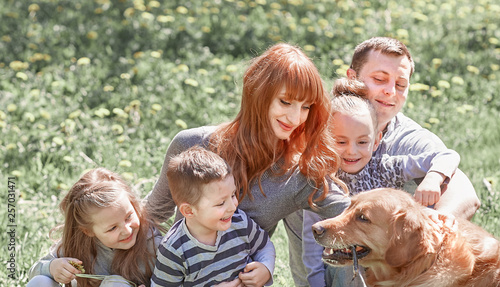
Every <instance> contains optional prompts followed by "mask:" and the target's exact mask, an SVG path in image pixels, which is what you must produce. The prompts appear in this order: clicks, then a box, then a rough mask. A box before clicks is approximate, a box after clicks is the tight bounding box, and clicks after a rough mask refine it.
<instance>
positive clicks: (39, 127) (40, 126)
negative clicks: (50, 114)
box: [36, 124, 45, 130]
mask: <svg viewBox="0 0 500 287" xmlns="http://www.w3.org/2000/svg"><path fill="white" fill-rule="evenodd" d="M36 127H37V128H38V129H39V130H44V129H45V125H42V124H38V125H36Z"/></svg>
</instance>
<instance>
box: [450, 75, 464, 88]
mask: <svg viewBox="0 0 500 287" xmlns="http://www.w3.org/2000/svg"><path fill="white" fill-rule="evenodd" d="M451 82H452V83H453V84H455V85H460V86H463V85H464V84H465V81H464V79H462V78H461V77H459V76H454V77H452V78H451Z"/></svg>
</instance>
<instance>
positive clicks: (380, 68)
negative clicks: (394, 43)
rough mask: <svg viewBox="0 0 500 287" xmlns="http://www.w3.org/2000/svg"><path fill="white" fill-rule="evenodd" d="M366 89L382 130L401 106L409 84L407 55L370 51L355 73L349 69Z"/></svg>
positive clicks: (351, 75) (351, 74)
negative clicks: (365, 60) (363, 63)
mask: <svg viewBox="0 0 500 287" xmlns="http://www.w3.org/2000/svg"><path fill="white" fill-rule="evenodd" d="M350 72H351V73H348V76H349V77H350V78H353V77H355V78H357V79H358V80H360V81H362V82H364V83H365V85H366V87H367V88H368V100H369V101H370V102H371V103H372V105H373V106H374V107H375V110H376V111H377V116H378V120H379V128H380V129H381V130H383V129H384V128H385V127H386V126H387V124H388V123H389V122H390V121H391V119H392V118H393V117H394V116H396V114H397V113H398V112H399V111H400V110H401V108H402V107H403V105H404V103H405V101H406V97H407V96H408V88H409V86H410V72H411V65H410V61H409V60H408V58H407V57H406V56H393V55H385V54H382V53H380V51H371V52H370V54H369V55H368V58H367V62H366V63H365V65H364V66H363V67H362V68H361V70H360V71H359V73H358V74H356V73H355V72H354V71H352V70H351V71H350Z"/></svg>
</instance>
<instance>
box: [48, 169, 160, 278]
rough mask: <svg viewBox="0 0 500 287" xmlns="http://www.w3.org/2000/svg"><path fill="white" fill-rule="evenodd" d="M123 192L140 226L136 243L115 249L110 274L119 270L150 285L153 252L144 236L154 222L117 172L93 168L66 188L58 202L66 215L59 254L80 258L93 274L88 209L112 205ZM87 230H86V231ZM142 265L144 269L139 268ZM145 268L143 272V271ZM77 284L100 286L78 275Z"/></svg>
mask: <svg viewBox="0 0 500 287" xmlns="http://www.w3.org/2000/svg"><path fill="white" fill-rule="evenodd" d="M123 192H125V193H126V194H127V196H128V198H129V200H130V203H131V204H132V206H133V207H134V209H135V211H136V213H137V216H138V217H139V221H140V227H139V233H138V234H137V239H136V243H135V245H134V246H133V247H131V248H130V249H128V250H117V251H116V253H115V256H114V258H113V262H112V265H111V272H112V274H118V275H121V276H123V277H124V278H125V279H127V280H130V281H132V282H134V283H136V284H137V285H140V284H145V285H146V286H149V284H150V278H151V275H152V273H153V270H152V267H153V266H154V262H155V259H156V254H154V253H151V252H150V251H149V250H148V246H147V239H148V237H151V236H152V227H153V226H155V223H153V222H152V221H150V220H149V219H148V216H147V214H146V212H145V209H144V208H143V207H142V206H141V203H140V200H139V199H138V197H137V196H136V195H135V194H134V193H133V192H132V190H131V188H130V187H129V185H128V184H126V183H125V181H124V180H123V179H122V178H121V177H120V176H119V175H118V174H116V173H114V172H111V171H109V170H107V169H105V168H96V169H92V170H90V171H88V172H87V173H85V174H84V175H83V176H82V177H81V178H80V179H79V180H78V181H77V182H76V183H75V184H74V185H73V187H71V189H70V190H69V192H68V194H67V195H66V196H65V197H64V199H63V200H62V202H61V204H60V208H61V211H62V212H63V214H64V216H65V222H64V225H63V226H62V227H61V228H62V238H61V244H60V245H59V247H58V249H57V254H58V256H64V257H73V258H77V259H80V260H81V261H82V262H83V266H84V268H85V273H88V274H93V272H94V264H95V262H96V257H97V246H96V244H97V238H96V237H90V236H88V235H86V232H87V231H90V230H92V224H93V223H92V222H91V221H90V220H89V218H90V210H93V209H94V208H106V207H109V206H112V205H113V204H114V201H115V200H116V199H118V198H119V196H120V195H121V194H122V193H123ZM87 233H88V232H87ZM142 268H144V269H142ZM144 271H145V272H144ZM77 281H78V286H84V287H86V286H99V284H100V281H96V280H88V279H85V278H77Z"/></svg>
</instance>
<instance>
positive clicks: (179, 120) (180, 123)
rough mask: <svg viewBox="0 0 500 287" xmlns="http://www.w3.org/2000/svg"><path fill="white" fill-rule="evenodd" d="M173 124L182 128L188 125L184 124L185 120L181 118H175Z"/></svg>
mask: <svg viewBox="0 0 500 287" xmlns="http://www.w3.org/2000/svg"><path fill="white" fill-rule="evenodd" d="M175 124H176V125H177V126H178V127H180V128H182V129H187V127H188V125H187V124H186V122H185V121H183V120H181V119H177V120H175Z"/></svg>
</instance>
